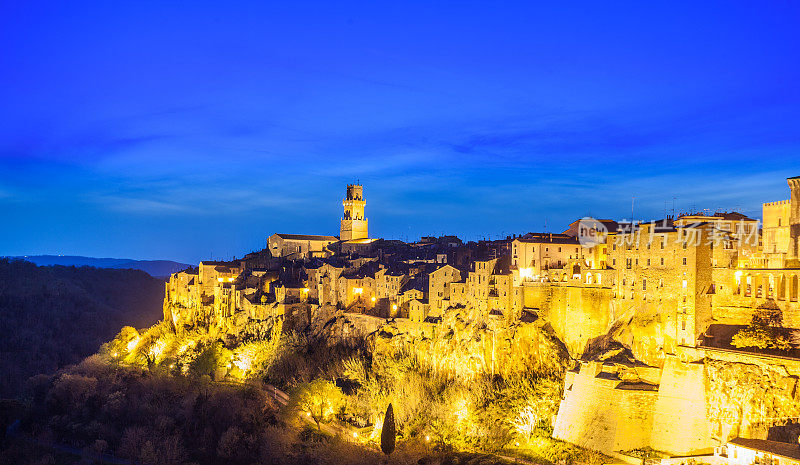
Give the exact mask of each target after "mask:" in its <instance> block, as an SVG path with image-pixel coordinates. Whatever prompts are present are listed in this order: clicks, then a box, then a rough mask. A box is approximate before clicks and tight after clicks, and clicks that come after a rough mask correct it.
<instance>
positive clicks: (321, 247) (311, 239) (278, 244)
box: [267, 234, 339, 259]
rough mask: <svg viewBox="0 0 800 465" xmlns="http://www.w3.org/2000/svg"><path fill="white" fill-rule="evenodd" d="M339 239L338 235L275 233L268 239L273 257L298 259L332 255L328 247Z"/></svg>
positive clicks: (268, 246)
mask: <svg viewBox="0 0 800 465" xmlns="http://www.w3.org/2000/svg"><path fill="white" fill-rule="evenodd" d="M338 240H339V238H338V237H336V236H316V235H313V234H273V235H271V236H269V238H268V239H267V248H268V249H269V251H270V252H271V253H272V256H273V257H290V258H297V259H305V258H313V257H327V256H329V255H331V252H330V251H329V250H328V248H327V247H328V246H329V245H331V244H333V243H335V242H337V241H338Z"/></svg>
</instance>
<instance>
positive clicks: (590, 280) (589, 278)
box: [586, 273, 592, 284]
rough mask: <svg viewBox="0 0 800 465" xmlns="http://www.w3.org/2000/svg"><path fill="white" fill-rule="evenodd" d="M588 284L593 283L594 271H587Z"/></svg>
mask: <svg viewBox="0 0 800 465" xmlns="http://www.w3.org/2000/svg"><path fill="white" fill-rule="evenodd" d="M586 284H592V273H586Z"/></svg>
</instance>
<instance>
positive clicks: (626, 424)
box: [553, 363, 658, 453]
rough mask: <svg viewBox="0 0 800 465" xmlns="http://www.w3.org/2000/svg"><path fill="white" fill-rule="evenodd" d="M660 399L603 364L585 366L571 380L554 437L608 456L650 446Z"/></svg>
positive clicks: (556, 423) (565, 392)
mask: <svg viewBox="0 0 800 465" xmlns="http://www.w3.org/2000/svg"><path fill="white" fill-rule="evenodd" d="M608 368H609V367H606V369H608ZM657 398H658V392H656V391H655V390H652V388H647V389H637V386H636V385H635V384H630V383H624V382H623V381H622V379H620V378H619V377H618V375H617V373H616V372H614V371H613V370H612V371H604V370H603V367H602V366H601V365H600V364H599V363H588V364H584V365H583V366H582V367H581V369H580V372H579V373H577V374H574V373H573V374H571V375H570V376H569V377H567V382H566V383H565V390H564V398H563V400H562V401H561V405H560V406H559V410H558V416H557V417H556V422H555V425H554V427H553V437H554V438H556V439H561V440H563V441H567V442H571V443H573V444H577V445H579V446H581V447H586V448H589V449H594V450H599V451H602V452H606V453H608V452H614V451H625V450H631V449H637V448H641V447H646V446H648V445H650V435H651V431H652V425H653V412H654V410H655V404H656V400H657Z"/></svg>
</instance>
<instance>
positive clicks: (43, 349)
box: [0, 259, 164, 397]
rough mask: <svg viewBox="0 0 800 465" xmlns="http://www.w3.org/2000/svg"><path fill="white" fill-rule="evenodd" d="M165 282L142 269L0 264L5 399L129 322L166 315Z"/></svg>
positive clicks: (1, 390) (146, 322) (1, 392)
mask: <svg viewBox="0 0 800 465" xmlns="http://www.w3.org/2000/svg"><path fill="white" fill-rule="evenodd" d="M163 295H164V283H163V282H162V281H161V280H159V279H156V278H153V277H152V276H150V275H148V274H147V273H145V272H143V271H139V270H111V269H98V268H90V267H80V268H76V267H63V266H54V267H37V266H36V265H34V264H32V263H28V262H25V261H20V260H8V259H0V335H2V336H0V372H2V373H3V376H2V377H0V397H9V396H14V395H16V394H18V393H19V390H20V388H21V387H22V386H23V384H24V382H25V380H26V379H27V378H28V377H30V376H33V375H36V374H39V373H51V372H53V371H55V370H56V369H58V368H60V367H63V366H65V365H68V364H71V363H75V362H78V361H80V360H81V359H82V358H84V357H86V356H88V355H91V354H92V353H94V352H96V351H97V349H98V348H99V346H100V345H101V344H102V343H103V342H105V341H108V340H109V339H111V338H113V337H114V334H116V333H117V331H119V328H120V327H122V326H124V325H133V326H138V327H144V326H150V325H152V324H153V323H155V322H156V321H158V320H159V319H160V318H161V316H162V310H161V308H162V299H163Z"/></svg>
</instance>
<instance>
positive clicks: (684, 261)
mask: <svg viewBox="0 0 800 465" xmlns="http://www.w3.org/2000/svg"><path fill="white" fill-rule="evenodd" d="M683 264H684V265H686V257H683Z"/></svg>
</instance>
